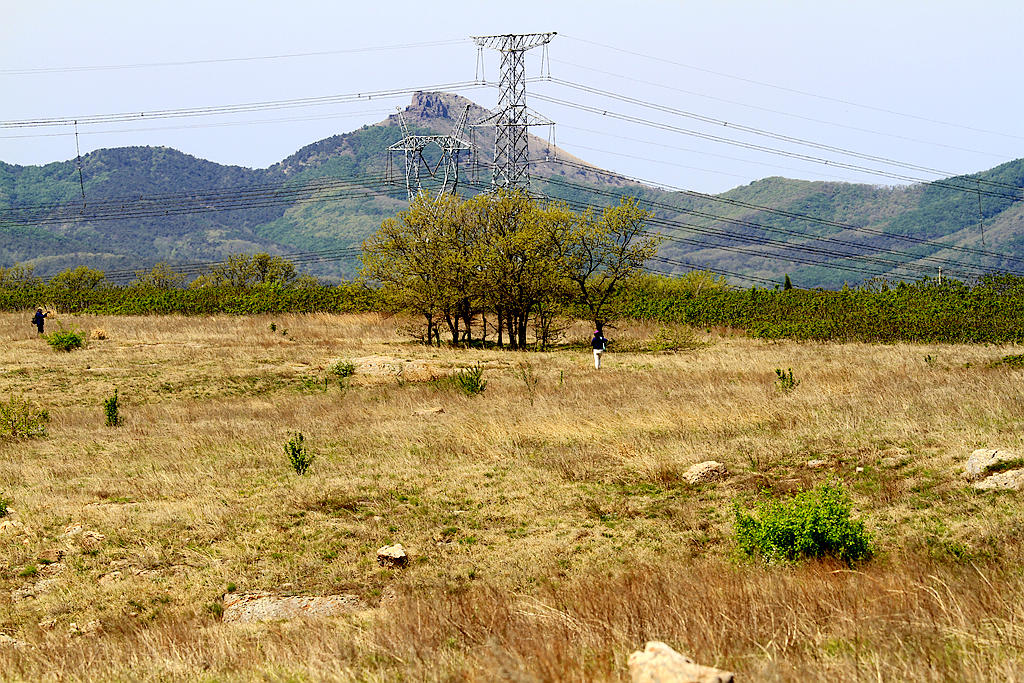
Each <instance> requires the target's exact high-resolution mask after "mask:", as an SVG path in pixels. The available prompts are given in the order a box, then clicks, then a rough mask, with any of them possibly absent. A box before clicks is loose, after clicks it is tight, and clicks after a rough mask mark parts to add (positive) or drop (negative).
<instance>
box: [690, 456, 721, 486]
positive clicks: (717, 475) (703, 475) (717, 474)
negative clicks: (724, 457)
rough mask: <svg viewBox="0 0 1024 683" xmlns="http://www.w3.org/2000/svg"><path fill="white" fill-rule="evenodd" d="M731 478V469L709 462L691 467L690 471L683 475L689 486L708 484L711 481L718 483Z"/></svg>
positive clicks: (718, 463) (712, 461)
mask: <svg viewBox="0 0 1024 683" xmlns="http://www.w3.org/2000/svg"><path fill="white" fill-rule="evenodd" d="M727 476H729V469H728V468H727V467H726V466H725V465H723V464H722V463H720V462H716V461H714V460H707V461H705V462H699V463H697V464H696V465H691V466H690V469H688V470H686V472H684V473H683V479H684V480H685V481H686V482H687V483H689V484H693V485H696V484H706V483H708V482H711V481H718V480H719V479H725V478H726V477H727Z"/></svg>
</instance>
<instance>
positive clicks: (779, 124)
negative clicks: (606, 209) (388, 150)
mask: <svg viewBox="0 0 1024 683" xmlns="http://www.w3.org/2000/svg"><path fill="white" fill-rule="evenodd" d="M2 4H3V11H2V13H0V14H2V20H0V93H2V94H0V161H4V162H7V163H10V164H18V165H41V164H46V163H50V162H55V161H65V160H68V159H73V158H75V156H76V154H77V151H78V150H80V151H81V153H82V154H86V153H88V152H90V151H92V150H95V149H100V148H108V147H119V146H127V145H152V146H167V147H173V148H175V149H179V150H181V151H183V152H186V153H188V154H192V155H194V156H197V157H201V158H204V159H209V160H211V161H216V162H218V163H222V164H234V165H240V166H247V167H255V168H262V167H266V166H269V165H271V164H273V163H275V162H277V161H280V160H281V159H283V158H285V157H287V156H288V155H290V154H291V153H293V152H295V151H296V150H297V149H299V148H300V147H302V146H304V145H307V144H309V143H312V142H315V141H317V140H320V139H323V138H326V137H329V136H331V135H335V134H338V133H344V132H348V131H351V130H355V129H357V128H359V127H360V126H362V125H367V124H372V123H375V122H377V121H380V120H383V119H384V118H385V117H387V116H388V115H389V114H390V113H393V112H394V111H395V109H396V108H397V107H403V106H405V105H407V104H408V102H409V101H410V94H409V93H410V91H413V90H417V89H434V88H435V87H436V86H439V85H453V84H459V85H458V86H457V87H458V88H459V89H457V90H454V91H455V92H458V93H459V94H462V95H464V96H466V97H469V98H471V99H473V100H474V101H475V102H477V103H478V104H480V105H482V106H485V107H488V108H493V107H495V105H496V104H497V99H498V91H497V87H496V85H495V84H496V82H497V80H498V76H499V66H500V62H499V55H498V53H496V52H495V51H493V50H485V51H484V53H483V62H482V70H481V69H480V67H479V63H478V53H477V48H476V46H475V45H474V43H473V42H472V41H471V40H470V36H474V35H489V34H504V33H534V32H549V31H554V32H557V34H558V35H556V36H555V37H554V38H553V39H552V40H551V42H550V44H549V45H548V49H547V52H546V54H545V53H544V52H543V51H542V50H541V49H540V48H537V49H534V50H532V51H530V52H529V53H527V77H528V78H529V82H528V84H527V102H528V105H529V106H530V108H531V109H533V110H534V111H536V112H537V113H538V114H540V115H541V116H544V117H546V118H548V119H550V120H552V121H554V122H555V126H554V129H553V131H552V130H551V129H550V128H536V129H534V130H533V132H534V133H535V134H536V135H539V136H541V137H545V138H548V137H550V136H553V139H554V141H555V142H556V144H557V145H558V146H559V147H560V148H562V149H564V150H566V151H567V152H570V153H571V154H573V155H575V156H577V157H580V158H582V159H584V160H586V161H588V162H590V163H593V164H595V165H598V166H601V167H603V168H607V169H610V170H614V171H616V172H619V173H622V174H624V175H627V176H630V177H633V178H637V179H641V180H644V181H648V182H650V183H652V184H656V185H660V186H663V187H667V188H684V189H692V190H698V191H702V192H723V191H726V190H728V189H729V188H733V187H736V186H739V185H745V184H747V183H750V182H753V181H755V180H757V179H760V178H764V177H768V176H785V177H788V178H802V179H808V180H843V181H850V182H862V183H870V184H875V185H893V184H903V183H909V182H920V181H927V180H934V179H937V178H941V177H945V176H947V175H954V174H961V173H972V172H976V171H980V170H984V169H988V168H991V167H993V166H996V165H998V164H1000V163H1003V162H1005V161H1009V160H1012V159H1016V158H1020V157H1024V130H1022V128H1021V126H1020V124H1019V122H1020V112H1021V111H1022V110H1024V89H1022V88H1020V87H1019V80H1020V76H1019V69H1020V65H1021V61H1022V60H1021V56H1022V52H1024V48H1022V44H1021V42H1020V40H1019V37H1018V36H1019V33H1020V30H1021V26H1022V25H1024V21H1022V20H1024V3H1021V2H1019V0H1005V1H1003V0H976V1H975V2H973V3H963V2H947V1H946V0H888V1H887V2H879V1H877V0H863V1H860V2H856V3H854V2H838V1H829V0H819V1H818V2H803V1H795V0H794V1H792V2H772V1H770V0H760V1H753V0H750V1H745V0H744V1H741V0H715V1H711V0H704V1H702V2H683V1H675V2H670V1H660V2H659V1H656V0H631V1H630V2H622V0H616V1H614V2H606V1H605V0H589V1H587V2H576V1H568V2H552V1H551V0H547V1H546V2H535V1H533V0H524V1H522V2H517V3H511V2H479V0H477V1H475V2H444V1H438V2H433V3H424V2H422V1H419V2H406V1H405V0H390V1H388V2H363V3H359V4H354V3H350V2H344V3H342V2H337V0H334V1H331V2H311V1H306V0H293V1H292V2H287V3H284V2H280V0H274V1H273V2H265V1H264V0H245V1H236V0H225V1H219V0H202V1H200V2H193V1H192V0H175V1H174V2H164V1H162V0H151V1H150V2H144V3H140V2H137V1H133V2H121V1H120V0H93V1H92V2H81V1H78V0H75V1H72V0H66V1H63V2H61V1H54V0H38V1H33V2H25V1H23V0H2ZM548 74H549V75H550V79H548V78H544V77H542V76H547V75H548ZM482 80H486V82H487V83H488V84H489V85H481V84H480V81H482ZM454 87H455V86H453V88H454ZM453 88H452V89H453ZM586 89H589V90H586ZM595 90H596V91H598V92H595ZM383 91H400V93H399V94H395V95H391V96H384V95H381V96H374V97H367V96H366V93H380V92H383ZM360 93H362V94H363V96H361V97H354V98H335V99H333V100H331V101H329V103H326V104H316V105H314V104H309V103H291V104H290V106H288V107H282V106H279V105H273V106H272V107H270V108H265V109H263V110H259V111H252V110H251V108H248V109H249V110H243V111H234V112H230V113H219V114H204V115H190V116H175V117H165V118H161V117H159V116H153V114H154V113H155V112H160V111H164V110H174V111H177V110H183V109H199V110H208V109H210V108H212V107H219V106H222V105H239V104H253V103H274V102H277V103H280V102H282V101H287V100H295V99H301V98H324V97H328V96H341V95H358V94H360ZM300 105H301V106H300ZM264 106H266V105H264ZM122 113H132V114H140V115H139V116H134V117H132V118H131V119H129V120H118V121H113V122H90V121H89V120H88V118H87V117H93V116H96V115H102V114H122ZM53 118H61V119H69V120H74V119H83V121H82V122H80V124H79V125H78V138H77V144H78V147H77V149H76V138H75V130H74V126H73V125H68V124H66V123H64V124H61V125H48V126H37V125H27V124H26V123H25V122H26V121H29V120H32V121H38V120H41V119H53Z"/></svg>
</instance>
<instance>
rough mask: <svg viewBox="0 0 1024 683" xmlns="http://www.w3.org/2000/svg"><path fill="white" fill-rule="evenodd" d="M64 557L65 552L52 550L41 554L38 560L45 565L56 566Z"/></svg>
mask: <svg viewBox="0 0 1024 683" xmlns="http://www.w3.org/2000/svg"><path fill="white" fill-rule="evenodd" d="M63 557H64V551H63V550H60V549H59V548H51V549H50V550H44V551H43V552H41V553H39V557H38V560H39V561H40V562H42V563H43V564H56V563H58V562H60V561H61V559H62V558H63Z"/></svg>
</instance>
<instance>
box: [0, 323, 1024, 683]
mask: <svg viewBox="0 0 1024 683" xmlns="http://www.w3.org/2000/svg"><path fill="white" fill-rule="evenodd" d="M29 317H30V314H29V313H28V312H24V311H21V312H14V313H0V339H3V340H4V342H3V347H2V351H0V400H9V399H10V398H12V397H24V398H27V399H30V400H31V401H33V402H34V403H35V404H36V405H38V406H39V407H42V408H45V409H47V410H48V412H49V415H50V421H49V424H48V426H47V434H46V435H45V436H40V437H35V438H10V437H8V436H3V437H0V438H2V440H0V498H2V500H3V501H5V502H6V506H7V507H8V512H7V514H6V515H5V516H3V517H0V634H2V635H0V680H4V681H36V680H72V681H76V680H83V681H84V680H126V679H127V680H143V681H147V680H153V681H156V680H161V681H164V680H190V681H191V680H210V681H233V680H253V679H263V680H282V681H285V680H288V681H291V680H300V681H301V680H310V681H312V680H344V681H348V680H360V681H397V680H407V681H421V680H422V681H488V680H516V681H622V680H628V672H627V669H626V659H627V657H628V656H629V654H630V652H632V651H633V650H636V649H642V647H643V645H644V642H645V641H647V640H652V639H657V640H663V641H665V642H667V643H668V644H670V645H671V646H673V647H674V648H675V649H677V650H678V651H680V652H683V653H685V654H687V655H689V656H691V657H693V658H694V659H696V660H697V661H698V662H701V663H704V664H707V665H712V666H717V667H720V668H724V669H728V670H731V671H735V672H737V674H739V680H757V681H797V680H800V681H802V680H829V681H868V680H870V681H878V680H885V681H897V680H907V681H909V680H914V681H949V680H957V681H981V680H991V679H993V678H994V679H999V680H1024V570H1022V567H1021V557H1022V549H1024V540H1022V539H1024V517H1022V515H1021V512H1022V506H1021V498H1020V496H1021V494H1020V493H1017V492H1001V491H986V492H980V491H976V490H974V489H972V488H970V487H969V486H968V485H967V483H966V482H965V480H964V479H963V477H962V465H963V461H964V459H965V458H966V457H967V456H968V455H969V454H970V452H971V451H972V450H974V449H977V448H1005V449H1008V450H1011V451H1013V450H1015V451H1017V452H1022V453H1024V443H1022V441H1024V439H1022V437H1021V434H1022V431H1021V426H1022V423H1024V383H1022V381H1021V380H1022V373H1024V369H1020V368H1019V364H1015V363H1009V362H1000V361H1001V360H1002V359H1004V358H1005V357H1007V356H1013V355H1016V354H1021V353H1024V347H1020V346H1015V345H1012V344H1003V345H983V344H971V345H967V344H913V343H893V344H869V343H855V342H850V343H838V342H814V341H803V342H801V341H770V340H763V339H755V338H751V337H748V336H747V335H745V334H743V333H741V332H739V331H736V330H732V329H729V328H724V327H723V328H710V329H709V328H698V329H690V328H682V327H668V328H666V327H662V326H660V325H658V324H654V323H639V322H638V323H620V324H619V325H618V327H616V328H614V329H607V330H606V335H607V336H608V337H609V338H610V339H611V340H612V346H611V352H610V353H609V354H607V355H606V357H605V361H604V367H603V368H602V370H600V371H595V370H594V369H593V364H592V358H591V356H590V353H589V350H588V349H587V348H586V344H585V341H586V339H587V336H588V332H589V328H588V327H586V326H584V324H582V323H580V324H576V325H573V326H570V327H569V328H568V329H567V331H566V336H565V343H563V344H562V345H559V346H556V347H555V348H554V349H552V350H550V351H546V352H542V353H539V352H530V353H524V352H512V351H507V350H501V349H458V348H450V347H427V346H423V345H419V344H415V343H412V342H411V341H410V336H409V334H408V332H407V328H408V326H409V324H410V321H409V320H407V319H405V318H402V317H401V316H391V317H389V316H382V315H378V314H373V313H357V314H347V315H342V314H296V313H280V314H261V315H250V316H229V315H212V316H193V317H186V316H178V315H166V316H155V315H154V316H125V317H115V316H102V315H82V314H80V315H68V314H65V315H60V316H57V319H56V320H54V319H51V320H50V321H49V322H48V326H49V329H55V328H54V325H55V324H56V323H57V322H58V321H59V322H62V323H64V324H65V325H69V326H75V327H78V328H80V329H82V330H84V331H85V332H86V334H87V335H91V336H95V337H96V338H93V339H90V340H89V341H88V343H87V345H86V347H85V348H83V349H81V350H75V351H71V352H68V353H62V352H58V351H55V350H53V349H52V348H50V346H48V345H47V344H46V343H45V341H43V340H42V339H40V338H38V337H37V336H36V332H35V329H34V328H33V327H32V326H31V325H30V324H29V322H28V319H29ZM94 330H95V331H97V332H96V333H95V334H92V333H93V331H94ZM99 331H102V333H100V332H99ZM100 337H102V338H100ZM667 338H671V339H677V340H678V339H682V340H684V342H685V343H682V344H675V345H674V346H675V347H676V348H675V350H665V346H666V345H665V344H664V343H661V342H659V340H661V341H663V340H665V339H667ZM339 361H342V362H349V363H351V364H352V365H353V366H354V368H355V374H353V375H352V376H351V377H348V378H347V379H344V380H340V379H338V378H337V377H336V376H335V375H333V374H332V372H331V368H332V367H334V366H335V364H337V363H338V362H339ZM471 367H481V368H482V369H483V378H484V379H485V380H486V381H487V385H486V388H485V390H484V391H483V392H482V393H478V394H475V395H469V394H466V393H464V392H460V391H458V389H457V387H456V386H455V385H454V384H453V383H452V382H450V381H446V379H445V378H447V377H449V376H451V375H452V373H455V372H458V371H459V370H460V369H464V368H471ZM776 369H782V370H788V369H791V370H792V375H793V377H794V378H795V380H796V381H797V383H796V385H795V386H794V387H793V388H792V390H790V391H782V390H781V389H780V386H779V381H778V379H779V378H778V375H777V373H776ZM115 389H116V390H117V392H118V397H119V415H120V418H121V420H122V424H120V425H119V426H107V425H106V424H105V421H104V405H103V404H104V401H105V400H107V399H109V397H110V396H111V395H112V394H113V393H114V391H115ZM298 432H301V433H302V434H303V435H304V439H305V443H306V444H307V446H308V447H309V448H310V449H311V451H312V452H313V453H314V454H315V459H314V461H313V463H312V465H311V466H310V469H309V471H308V472H307V473H306V474H305V475H302V476H300V475H298V474H296V472H295V471H294V470H293V469H292V467H291V466H290V465H289V462H288V459H287V457H286V455H285V453H284V450H283V445H284V444H285V443H286V442H287V441H288V440H289V438H291V437H292V436H293V435H294V434H296V433H298ZM705 460H717V461H719V462H722V463H724V464H725V465H726V466H727V467H728V470H729V476H728V477H727V478H725V479H724V480H722V481H718V482H712V483H707V484H700V485H691V484H689V483H687V482H686V480H685V479H684V476H683V475H684V473H685V472H686V470H687V469H688V468H689V467H690V466H691V465H692V464H694V463H698V462H701V461H705ZM813 460H820V461H824V462H823V464H821V465H820V466H813V467H812V466H808V462H810V461H813ZM823 483H837V484H839V485H841V486H842V487H843V488H844V489H845V490H846V491H847V492H848V493H849V495H850V496H851V498H852V500H853V503H854V511H855V514H856V515H857V517H858V518H859V519H862V520H863V521H864V522H865V525H866V528H867V529H868V531H869V532H870V534H871V536H872V539H873V544H874V548H875V554H874V556H873V557H872V559H870V560H869V561H867V562H864V563H861V564H857V565H854V566H852V567H851V566H847V565H845V564H843V563H840V562H837V561H831V560H823V561H811V562H802V563H794V564H791V563H781V562H779V563H765V562H761V561H757V560H754V561H751V560H749V559H744V558H742V557H740V556H739V555H738V553H737V548H736V543H735V541H734V536H733V533H734V530H733V519H734V505H737V504H738V505H739V506H740V507H741V508H743V509H749V508H752V507H753V506H755V505H756V504H757V502H758V501H763V500H769V499H785V498H786V497H788V496H790V495H791V494H793V493H795V492H797V491H801V490H805V489H810V488H812V487H814V486H816V485H819V484H823ZM11 522H15V523H16V524H12V523H11ZM5 523H7V524H6V525H5ZM392 543H401V544H403V546H404V547H405V548H406V549H407V550H408V552H409V556H410V563H409V565H408V566H407V567H405V568H402V569H398V568H385V567H382V566H380V565H379V564H378V563H377V561H376V557H375V553H376V550H377V549H378V548H380V547H381V546H384V545H389V544H392ZM249 591H268V592H272V593H276V594H282V595H329V594H338V593H345V594H353V595H356V596H358V597H359V600H360V602H361V605H362V608H361V609H358V610H356V611H354V612H352V613H351V614H348V615H345V616H342V617H337V618H304V619H295V620H287V621H272V622H266V623H251V624H231V623H224V622H223V621H222V615H223V610H224V607H223V605H224V602H223V600H224V596H225V594H229V595H230V594H231V593H242V592H249ZM5 637H6V638H5Z"/></svg>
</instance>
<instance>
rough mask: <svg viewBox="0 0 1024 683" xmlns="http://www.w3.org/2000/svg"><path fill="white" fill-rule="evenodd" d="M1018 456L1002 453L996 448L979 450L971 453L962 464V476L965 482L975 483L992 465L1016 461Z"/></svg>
mask: <svg viewBox="0 0 1024 683" xmlns="http://www.w3.org/2000/svg"><path fill="white" fill-rule="evenodd" d="M1017 459H1018V456H1017V455H1016V454H1014V453H1011V452H1010V451H1003V450H999V449H997V448H979V449H978V450H976V451H974V452H973V453H971V455H970V456H969V457H968V458H967V462H966V463H964V476H965V477H966V478H967V481H977V480H978V479H981V478H983V477H984V476H985V473H986V471H987V470H988V469H989V468H990V467H992V466H993V465H998V464H999V463H1002V462H1007V461H1010V460H1017Z"/></svg>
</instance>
